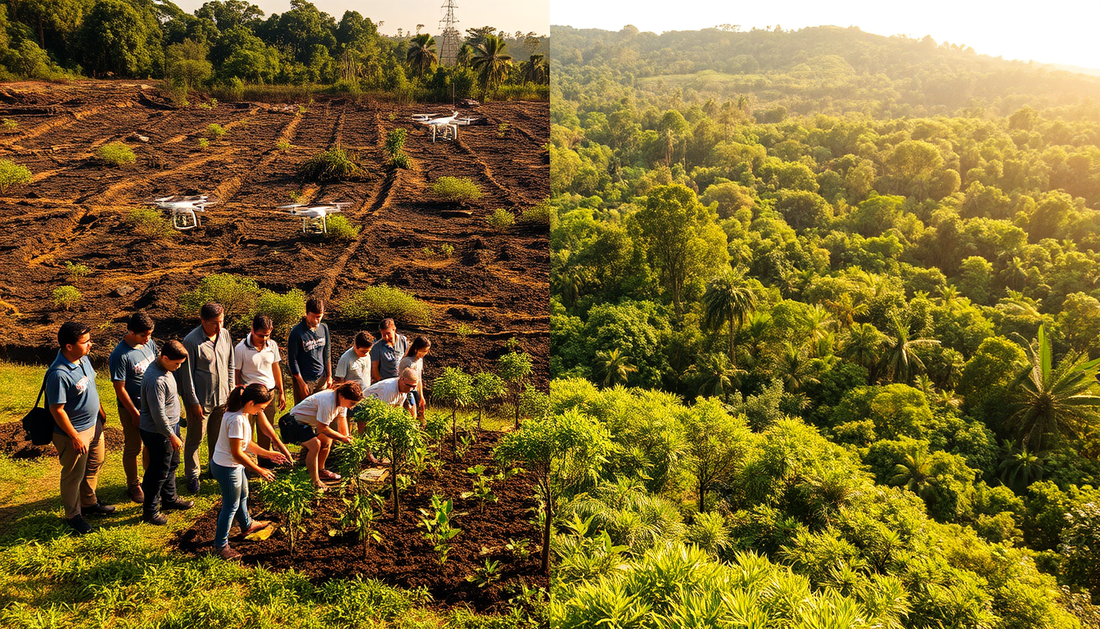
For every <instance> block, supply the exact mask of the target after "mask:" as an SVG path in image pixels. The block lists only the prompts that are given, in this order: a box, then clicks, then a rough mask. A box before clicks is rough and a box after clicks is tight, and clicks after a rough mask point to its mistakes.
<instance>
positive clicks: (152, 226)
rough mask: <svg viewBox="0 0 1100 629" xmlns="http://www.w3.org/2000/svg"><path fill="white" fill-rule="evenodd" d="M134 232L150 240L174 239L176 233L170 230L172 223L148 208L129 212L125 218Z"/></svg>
mask: <svg viewBox="0 0 1100 629" xmlns="http://www.w3.org/2000/svg"><path fill="white" fill-rule="evenodd" d="M126 222H127V223H129V224H130V225H131V226H132V227H133V228H134V231H135V232H137V233H138V234H140V235H142V236H145V237H146V238H152V239H163V238H175V237H176V234H178V233H179V232H177V231H176V230H174V229H172V223H171V222H170V221H169V220H168V219H166V218H164V216H162V215H161V213H160V212H158V211H157V210H154V209H153V208H149V207H139V208H134V209H132V210H130V214H129V215H128V216H127V217H126Z"/></svg>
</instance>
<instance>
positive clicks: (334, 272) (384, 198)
mask: <svg viewBox="0 0 1100 629" xmlns="http://www.w3.org/2000/svg"><path fill="white" fill-rule="evenodd" d="M397 171H398V169H391V171H390V172H389V173H387V174H386V180H385V181H384V182H383V183H382V185H381V186H379V188H378V191H377V192H375V193H374V195H372V198H368V199H367V200H366V201H364V202H363V204H362V205H360V206H359V208H358V209H357V210H356V211H355V216H354V217H353V218H360V217H361V216H360V213H361V212H362V210H363V209H364V208H370V209H369V210H368V211H367V212H366V215H367V216H371V215H374V213H375V212H377V211H378V210H380V209H382V208H384V207H386V204H387V202H388V201H389V198H390V192H391V191H392V190H393V187H394V185H395V184H396V183H397V179H398V178H399V177H400V175H399V174H398V172H397ZM369 233H374V230H370V229H366V228H365V227H363V228H361V229H360V230H359V235H358V236H356V237H355V240H354V241H352V243H351V244H350V245H349V246H348V247H347V248H346V249H344V252H343V253H342V254H340V257H339V258H337V259H336V262H335V263H334V264H333V265H332V268H331V269H329V270H328V271H327V272H325V274H324V275H323V276H322V277H321V281H320V282H318V284H317V288H315V289H314V292H315V293H316V294H317V295H318V296H319V297H320V298H321V299H324V300H325V301H326V302H327V301H329V300H331V299H332V293H333V292H335V290H336V279H337V278H338V277H340V274H341V273H343V272H344V268H345V267H346V266H347V265H348V261H349V260H351V256H352V255H353V254H354V253H355V252H356V251H358V250H359V246H360V245H361V244H362V243H363V241H364V240H365V239H366V237H367V234H369Z"/></svg>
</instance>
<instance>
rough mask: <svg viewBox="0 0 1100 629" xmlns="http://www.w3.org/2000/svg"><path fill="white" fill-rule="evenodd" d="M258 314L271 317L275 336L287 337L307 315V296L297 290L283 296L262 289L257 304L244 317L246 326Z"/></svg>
mask: <svg viewBox="0 0 1100 629" xmlns="http://www.w3.org/2000/svg"><path fill="white" fill-rule="evenodd" d="M257 314H265V315H267V316H269V317H271V323H272V325H273V326H274V331H273V334H275V335H276V336H285V335H286V334H287V333H288V332H290V328H292V327H294V325H295V324H296V323H298V321H300V320H301V319H302V317H304V316H305V315H306V294H305V293H303V292H302V291H300V290H298V289H297V288H295V289H292V290H290V291H288V292H286V293H283V294H281V295H280V294H279V293H276V292H275V291H271V290H267V289H266V288H265V289H261V290H260V297H259V299H257V300H256V304H255V305H254V306H253V307H252V308H251V310H250V312H249V313H248V314H247V315H245V317H244V324H245V325H250V324H251V320H252V317H253V316H255V315H257Z"/></svg>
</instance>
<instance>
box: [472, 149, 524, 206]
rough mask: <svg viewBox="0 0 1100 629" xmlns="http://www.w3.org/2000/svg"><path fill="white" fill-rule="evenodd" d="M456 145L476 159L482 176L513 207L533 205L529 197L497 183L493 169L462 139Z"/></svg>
mask: <svg viewBox="0 0 1100 629" xmlns="http://www.w3.org/2000/svg"><path fill="white" fill-rule="evenodd" d="M454 145H455V146H457V147H458V148H459V150H461V151H462V152H463V153H465V154H467V155H469V156H470V157H472V158H473V159H474V162H475V163H476V164H477V165H478V166H480V167H481V174H482V175H483V176H484V177H485V178H486V179H488V180H489V183H491V184H493V187H495V188H496V189H497V190H500V191H501V192H503V193H504V197H505V198H506V199H508V202H509V203H511V204H512V205H513V206H518V205H524V204H530V203H531V201H530V199H528V198H527V195H525V194H521V193H519V192H516V191H513V190H510V189H508V188H506V187H504V185H503V184H501V183H500V182H499V181H497V179H496V177H494V176H493V169H492V168H490V167H489V164H488V163H486V162H485V160H483V159H481V156H480V155H479V154H478V153H476V152H475V151H474V150H473V149H471V148H470V147H469V146H467V145H466V143H465V142H463V141H462V138H460V137H457V138H455V139H454ZM517 197H518V198H519V199H520V201H517V200H516V199H517Z"/></svg>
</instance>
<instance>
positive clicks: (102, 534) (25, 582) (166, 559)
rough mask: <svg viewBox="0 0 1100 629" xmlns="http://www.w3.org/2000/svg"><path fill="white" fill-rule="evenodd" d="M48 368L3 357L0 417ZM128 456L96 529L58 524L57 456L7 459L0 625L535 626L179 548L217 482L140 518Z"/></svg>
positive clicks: (108, 466) (30, 395)
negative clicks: (158, 522)
mask: <svg viewBox="0 0 1100 629" xmlns="http://www.w3.org/2000/svg"><path fill="white" fill-rule="evenodd" d="M44 373H45V367H44V366H27V365H16V364H11V363H0V391H3V397H0V423H4V422H12V421H18V420H19V419H20V418H21V417H22V416H23V415H24V414H25V413H26V411H27V409H29V408H30V407H31V405H32V404H34V398H35V395H36V394H37V393H38V387H39V386H40V385H41V382H42V376H43V374H44ZM96 384H97V386H98V388H99V391H100V396H101V399H102V401H103V405H104V408H105V410H106V412H107V417H108V426H112V425H113V426H115V427H117V426H118V413H117V410H116V408H115V399H114V394H113V391H112V388H111V385H110V383H109V382H108V381H107V379H106V378H104V374H103V373H100V374H99V377H97V379H96ZM502 416H503V417H502V418H497V417H492V418H490V417H487V418H486V421H485V425H486V428H495V427H500V426H504V425H510V423H511V422H510V420H509V419H507V417H508V413H507V412H504V413H502ZM292 448H293V446H292ZM202 457H203V460H205V458H206V448H205V444H204V446H203V451H202ZM121 458H122V454H121V452H111V453H108V454H107V460H106V463H105V464H104V467H103V470H102V471H101V473H100V475H99V488H98V493H99V495H100V497H101V499H102V500H103V501H104V502H107V503H112V504H115V505H116V506H117V507H118V511H117V512H116V513H115V514H113V515H111V516H104V517H96V518H92V517H89V521H90V523H91V524H92V526H93V527H95V528H96V529H97V530H96V532H95V533H93V534H91V535H87V536H84V537H77V536H73V535H70V529H69V527H68V525H67V524H65V522H64V521H63V520H62V516H63V509H62V507H61V499H60V495H59V493H58V484H59V474H60V466H59V465H58V462H57V459H56V457H43V458H42V459H38V460H31V461H22V460H13V459H11V458H10V457H7V456H3V455H0V627H5V628H6V627H12V628H15V627H19V628H27V629H35V628H43V629H44V628H62V627H74V628H77V627H79V628H81V629H84V628H94V627H118V628H135V629H136V628H146V627H147V628H164V629H174V628H179V629H185V628H191V627H200V628H202V629H221V628H235V627H288V628H295V627H301V628H307V627H309V628H317V629H333V628H344V627H347V628H351V627H407V628H413V627H444V626H446V627H456V628H465V627H470V628H472V627H500V628H504V627H538V626H540V621H539V620H538V619H534V618H531V617H529V616H528V615H527V614H525V613H522V612H520V611H519V610H518V609H517V610H514V611H513V614H512V615H510V616H492V617H488V616H477V615H475V614H472V613H470V612H467V611H464V610H451V611H448V612H438V611H434V610H432V609H430V608H429V607H428V606H427V605H428V603H429V602H430V601H429V600H428V599H427V595H426V594H425V593H424V592H420V591H416V590H412V591H409V590H400V589H395V588H391V587H388V586H386V585H384V584H382V583H379V582H377V581H373V580H367V581H363V580H359V579H350V580H346V581H330V582H328V583H325V584H324V585H323V586H315V585H313V584H311V583H310V581H309V580H308V579H307V578H306V577H304V576H303V575H301V574H297V573H294V572H285V573H273V572H270V571H267V570H265V569H263V568H261V567H243V566H240V565H237V564H235V563H233V562H227V561H224V560H222V559H220V558H216V557H213V556H205V557H198V558H196V557H191V556H187V555H183V554H180V553H176V552H172V551H170V550H168V549H167V546H166V542H167V540H168V539H169V538H170V536H171V535H172V534H173V533H174V532H175V531H178V530H181V529H185V528H187V527H188V526H190V525H191V523H192V522H193V521H194V519H195V518H197V517H198V515H199V514H201V513H202V512H204V511H206V510H207V509H209V508H211V507H213V506H214V505H215V504H216V503H217V502H218V500H219V497H218V487H217V483H216V482H215V481H213V480H209V479H204V480H203V481H202V491H201V492H200V495H198V496H195V498H196V504H195V507H194V508H193V509H191V510H190V511H187V512H179V511H172V512H170V514H169V524H168V526H164V527H156V526H150V525H145V524H142V523H141V522H140V518H141V505H138V504H134V503H132V502H130V501H129V500H128V499H127V498H126V496H125V491H126V480H125V475H124V473H123V471H122V461H121ZM181 473H182V470H181ZM181 486H182V485H181Z"/></svg>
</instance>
